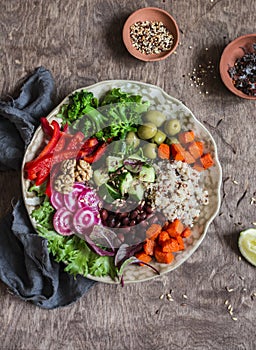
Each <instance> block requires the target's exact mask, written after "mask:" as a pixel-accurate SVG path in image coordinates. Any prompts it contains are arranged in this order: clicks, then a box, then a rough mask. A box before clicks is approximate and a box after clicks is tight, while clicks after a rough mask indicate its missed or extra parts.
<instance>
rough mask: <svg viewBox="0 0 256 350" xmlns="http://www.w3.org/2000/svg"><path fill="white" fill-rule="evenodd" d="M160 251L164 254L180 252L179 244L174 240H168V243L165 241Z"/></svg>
mask: <svg viewBox="0 0 256 350" xmlns="http://www.w3.org/2000/svg"><path fill="white" fill-rule="evenodd" d="M162 250H163V252H164V253H174V252H178V251H179V250H180V248H179V243H178V242H177V240H176V239H174V238H170V239H169V240H168V241H165V242H164V243H163V245H162Z"/></svg>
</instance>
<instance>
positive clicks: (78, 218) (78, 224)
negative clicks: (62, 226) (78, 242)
mask: <svg viewBox="0 0 256 350" xmlns="http://www.w3.org/2000/svg"><path fill="white" fill-rule="evenodd" d="M99 223H100V215H99V213H98V212H95V211H93V210H92V209H91V208H89V207H83V208H80V209H79V210H78V211H77V212H76V213H75V214H74V217H73V225H74V228H75V230H76V231H77V233H79V234H81V235H86V234H89V233H90V232H91V231H92V228H93V226H94V225H98V224H99Z"/></svg>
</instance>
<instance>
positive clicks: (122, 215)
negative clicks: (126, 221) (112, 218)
mask: <svg viewBox="0 0 256 350" xmlns="http://www.w3.org/2000/svg"><path fill="white" fill-rule="evenodd" d="M126 216H128V213H126V212H123V213H120V214H119V217H120V218H126Z"/></svg>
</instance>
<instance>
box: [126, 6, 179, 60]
mask: <svg viewBox="0 0 256 350" xmlns="http://www.w3.org/2000/svg"><path fill="white" fill-rule="evenodd" d="M145 21H149V22H155V21H156V22H162V23H163V25H164V27H165V28H166V29H167V30H168V31H169V32H170V33H171V34H172V36H173V42H172V45H171V48H170V49H168V51H161V52H159V53H149V54H146V53H143V52H141V51H140V50H139V49H137V48H136V47H134V46H133V43H132V39H131V36H130V28H131V26H132V25H133V24H135V23H137V22H145ZM123 41H124V44H125V46H126V48H127V50H128V51H129V52H130V54H131V55H132V56H134V57H136V58H137V59H139V60H142V61H161V60H164V59H165V58H167V57H168V56H170V55H171V54H172V53H173V52H174V51H175V49H176V48H177V45H178V42H179V29H178V26H177V23H176V21H175V20H174V18H173V17H172V16H171V15H170V14H169V13H168V12H166V11H164V10H161V9H159V8H156V7H146V8H142V9H139V10H137V11H135V12H133V13H132V14H131V15H130V16H129V17H128V19H127V20H126V22H125V24H124V27H123Z"/></svg>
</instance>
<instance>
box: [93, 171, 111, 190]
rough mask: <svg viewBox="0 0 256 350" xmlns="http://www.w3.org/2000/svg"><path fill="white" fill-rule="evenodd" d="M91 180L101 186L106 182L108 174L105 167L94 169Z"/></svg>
mask: <svg viewBox="0 0 256 350" xmlns="http://www.w3.org/2000/svg"><path fill="white" fill-rule="evenodd" d="M93 180H94V182H95V184H96V185H97V186H101V185H102V184H104V183H106V182H108V180H109V176H108V172H107V169H96V170H94V172H93Z"/></svg>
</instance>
